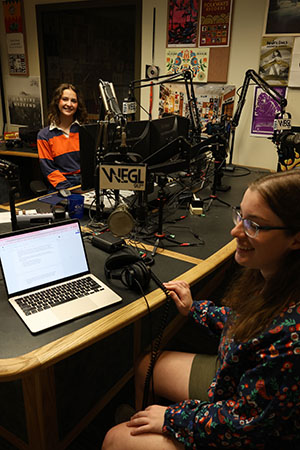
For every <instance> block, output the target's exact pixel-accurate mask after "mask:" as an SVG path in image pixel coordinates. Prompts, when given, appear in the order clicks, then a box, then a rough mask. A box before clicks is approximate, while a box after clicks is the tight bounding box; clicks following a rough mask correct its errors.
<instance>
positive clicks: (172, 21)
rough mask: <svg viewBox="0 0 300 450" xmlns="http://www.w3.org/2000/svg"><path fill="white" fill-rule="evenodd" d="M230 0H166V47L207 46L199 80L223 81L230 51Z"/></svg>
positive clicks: (224, 80)
mask: <svg viewBox="0 0 300 450" xmlns="http://www.w3.org/2000/svg"><path fill="white" fill-rule="evenodd" d="M233 4H234V1H233V0H222V1H221V0H214V1H211V0H190V1H189V2H182V1H181V0H169V1H168V26H167V43H166V46H167V48H169V47H181V48H183V47H186V48H188V49H191V48H193V49H194V51H195V53H197V50H199V49H204V48H205V47H207V55H209V56H207V57H206V59H207V60H208V61H209V64H208V69H207V73H206V74H205V76H203V77H202V80H201V77H199V76H198V78H199V79H198V80H196V79H195V81H202V82H213V83H215V82H216V83H226V82H227V73H228V66H229V55H230V32H231V20H232V15H233V6H234V5H233Z"/></svg>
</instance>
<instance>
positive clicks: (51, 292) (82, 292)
mask: <svg viewBox="0 0 300 450" xmlns="http://www.w3.org/2000/svg"><path fill="white" fill-rule="evenodd" d="M103 290H104V288H103V287H102V286H101V285H99V284H98V283H97V282H96V281H95V280H93V279H92V278H91V277H86V278H83V279H79V280H74V281H69V282H67V283H65V284H61V285H59V286H55V287H51V288H48V289H45V290H43V291H39V292H36V293H34V294H29V295H25V296H24V297H19V298H17V299H16V300H15V301H16V303H17V304H18V305H19V307H20V308H21V309H22V311H23V312H24V314H25V315H26V316H30V315H31V314H35V313H37V312H39V311H44V310H45V309H48V308H52V307H53V306H57V305H60V304H62V303H66V302H69V301H71V300H75V299H77V298H81V297H85V296H86V295H90V294H94V293H95V292H99V291H103Z"/></svg>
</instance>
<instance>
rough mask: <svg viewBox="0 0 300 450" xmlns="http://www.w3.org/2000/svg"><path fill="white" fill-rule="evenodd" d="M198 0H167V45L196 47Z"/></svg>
mask: <svg viewBox="0 0 300 450" xmlns="http://www.w3.org/2000/svg"><path fill="white" fill-rule="evenodd" d="M199 1H200V0H168V27H167V28H168V37H167V47H196V45H197V33H198V15H199Z"/></svg>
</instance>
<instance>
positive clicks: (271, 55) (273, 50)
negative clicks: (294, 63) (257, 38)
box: [259, 36, 294, 86]
mask: <svg viewBox="0 0 300 450" xmlns="http://www.w3.org/2000/svg"><path fill="white" fill-rule="evenodd" d="M293 45H294V38H293V37H291V36H284V37H274V38H273V37H270V38H269V37H263V38H262V43H261V51H260V61H259V75H260V76H261V77H262V78H263V79H264V80H265V81H266V82H267V83H269V84H271V85H275V86H276V85H278V86H280V85H281V86H287V84H288V78H289V71H290V65H291V59H292V51H293Z"/></svg>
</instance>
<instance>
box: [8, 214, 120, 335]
mask: <svg viewBox="0 0 300 450" xmlns="http://www.w3.org/2000/svg"><path fill="white" fill-rule="evenodd" d="M0 258H1V268H2V272H3V278H4V282H5V288H6V291H7V295H8V300H9V302H10V303H11V305H12V306H13V307H14V309H15V310H16V312H17V313H18V314H19V316H20V317H21V319H22V320H23V321H24V322H25V324H26V325H27V327H28V328H29V329H30V331H31V332H32V333H37V332H39V331H42V330H45V329H47V328H50V327H53V326H55V325H59V324H61V323H63V322H66V321H69V320H71V319H74V318H75V317H79V316H82V315H84V314H87V313H89V312H92V311H95V310H98V309H100V308H104V307H106V306H109V305H112V304H114V303H117V302H120V301H121V300H122V298H121V297H120V296H119V295H117V294H116V293H115V292H114V291H112V290H111V289H110V288H109V287H108V286H106V285H105V284H104V283H103V282H102V281H100V280H99V279H98V278H97V277H95V276H94V275H92V274H91V273H90V269H89V264H88V260H87V257H86V252H85V248H84V244H83V239H82V235H81V231H80V224H79V222H78V221H77V220H67V221H63V222H58V223H54V224H50V225H44V226H40V227H37V228H31V229H30V228H29V229H28V228H27V229H24V230H18V231H13V232H9V233H4V234H1V235H0Z"/></svg>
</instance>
